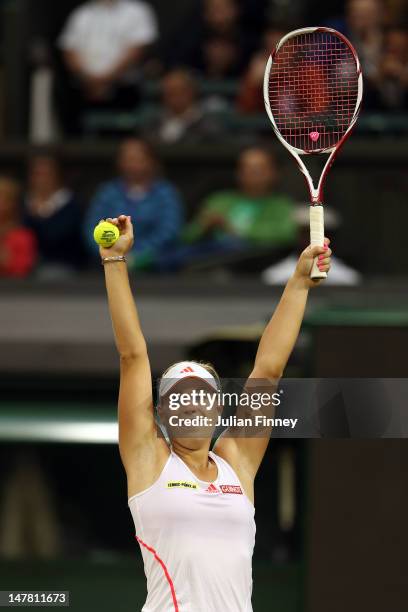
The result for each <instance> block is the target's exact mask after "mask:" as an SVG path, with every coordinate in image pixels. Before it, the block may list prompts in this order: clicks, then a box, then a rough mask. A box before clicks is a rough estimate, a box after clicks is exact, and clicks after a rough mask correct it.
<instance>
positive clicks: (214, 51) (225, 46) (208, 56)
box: [201, 35, 242, 81]
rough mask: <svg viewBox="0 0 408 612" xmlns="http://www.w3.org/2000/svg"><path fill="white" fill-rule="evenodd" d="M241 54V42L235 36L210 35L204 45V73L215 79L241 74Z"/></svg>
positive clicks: (202, 69) (208, 77)
mask: <svg viewBox="0 0 408 612" xmlns="http://www.w3.org/2000/svg"><path fill="white" fill-rule="evenodd" d="M240 54H241V51H240V47H239V42H238V41H237V40H236V39H235V38H228V37H226V36H219V35H213V36H211V37H209V38H208V39H207V40H206V41H205V43H204V47H203V64H202V67H201V73H202V75H203V76H204V77H206V78H207V79H212V80H214V81H216V80H222V79H230V78H234V77H237V76H239V75H240V73H241V70H242V65H241V61H240Z"/></svg>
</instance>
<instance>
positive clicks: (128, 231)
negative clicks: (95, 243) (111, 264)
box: [99, 215, 134, 257]
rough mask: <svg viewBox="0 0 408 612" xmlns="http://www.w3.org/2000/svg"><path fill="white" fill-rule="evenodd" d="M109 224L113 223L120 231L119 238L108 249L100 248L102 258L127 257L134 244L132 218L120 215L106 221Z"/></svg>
mask: <svg viewBox="0 0 408 612" xmlns="http://www.w3.org/2000/svg"><path fill="white" fill-rule="evenodd" d="M105 221H108V222H109V223H113V224H114V225H116V226H117V227H118V229H119V234H120V235H119V238H118V239H117V241H116V242H115V244H113V245H112V246H111V247H109V248H108V249H107V248H106V247H102V246H101V247H99V253H100V255H101V257H112V256H116V255H126V253H128V252H129V251H130V249H131V248H132V246H133V242H134V235H133V225H132V218H131V217H127V216H126V215H120V217H114V218H111V217H109V218H108V219H105Z"/></svg>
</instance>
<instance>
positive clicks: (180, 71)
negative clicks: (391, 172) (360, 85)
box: [57, 0, 408, 143]
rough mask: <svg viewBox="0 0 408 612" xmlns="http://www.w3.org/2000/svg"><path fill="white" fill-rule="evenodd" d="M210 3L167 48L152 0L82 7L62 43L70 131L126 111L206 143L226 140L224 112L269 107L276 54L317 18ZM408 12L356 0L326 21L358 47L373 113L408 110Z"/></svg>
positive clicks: (174, 138) (232, 1)
mask: <svg viewBox="0 0 408 612" xmlns="http://www.w3.org/2000/svg"><path fill="white" fill-rule="evenodd" d="M258 4H259V3H258ZM264 4H265V3H264ZM274 4H275V3H273V2H271V6H272V8H273V6H274ZM201 7H202V8H201V13H200V14H199V15H196V16H195V17H194V19H191V17H190V21H189V22H188V23H182V24H181V27H180V31H178V32H176V35H175V36H173V38H172V39H171V40H170V41H169V42H168V44H167V45H165V46H164V47H163V45H160V44H158V43H159V41H160V32H159V28H158V19H157V15H156V14H155V12H154V10H153V8H152V6H151V5H150V4H148V3H146V2H140V1H139V0H92V1H88V2H86V3H85V4H82V5H80V6H79V7H78V8H77V9H75V11H74V12H73V13H72V14H71V15H70V16H69V18H68V20H67V22H66V23H65V25H64V27H63V30H62V33H61V35H60V36H59V38H58V41H57V47H58V49H59V52H60V54H61V56H62V58H63V64H64V66H65V72H63V73H61V75H60V76H59V81H58V87H57V92H58V95H57V107H58V113H59V117H60V121H61V124H62V126H63V129H64V131H65V133H66V134H77V133H79V132H81V130H82V129H83V118H84V114H86V113H87V112H88V111H92V110H93V111H95V110H104V111H106V110H110V111H118V110H121V111H131V112H137V113H141V116H142V117H143V118H146V121H143V122H142V124H143V130H144V131H145V133H147V134H148V135H149V137H150V138H152V139H153V140H154V141H156V142H159V143H176V142H181V141H183V142H184V141H186V140H187V141H195V142H196V141H199V140H202V139H203V138H208V137H218V138H222V136H223V131H224V130H226V129H227V125H226V123H227V122H226V121H225V116H222V115H221V116H220V111H222V110H224V111H225V110H229V111H231V112H235V113H238V114H240V115H243V116H247V115H251V114H257V113H262V112H263V98H262V80H263V74H264V69H265V63H266V59H267V57H268V56H269V54H270V52H271V50H272V49H273V47H274V46H275V44H276V42H277V41H278V40H279V39H280V38H281V37H282V36H283V35H284V34H285V33H287V32H288V31H290V30H291V29H294V28H295V27H299V26H302V25H310V24H304V23H295V22H293V23H291V22H289V21H288V20H286V21H282V19H280V20H278V19H277V17H276V15H279V12H278V11H276V10H275V11H274V10H272V8H271V9H270V10H269V11H267V13H266V16H267V18H266V21H265V22H260V21H259V20H253V19H252V20H249V19H248V18H247V10H246V8H245V7H246V3H245V2H243V1H239V0H203V2H202V3H201ZM407 13H408V10H407V8H406V6H405V3H404V2H399V1H398V0H347V1H346V2H345V3H344V13H343V14H341V15H333V17H332V18H330V19H328V20H325V23H322V24H321V25H327V26H330V27H334V28H335V29H337V30H339V31H340V32H343V33H344V34H345V35H346V36H348V37H349V38H350V40H351V41H352V42H353V44H354V45H355V47H356V48H357V51H358V53H359V56H360V59H361V62H362V66H363V71H364V76H365V86H366V87H365V92H366V95H365V109H366V110H374V111H377V110H378V111H404V110H407V91H408V34H407V23H406V22H405V19H406V18H408V14H407ZM312 25H313V24H312ZM147 82H148V83H150V84H151V83H152V82H156V83H158V87H157V88H158V95H157V97H156V99H154V98H153V102H154V103H153V104H152V100H149V101H147V102H146V97H145V96H144V95H143V94H142V92H143V91H144V89H145V85H146V83H147ZM228 85H229V86H228Z"/></svg>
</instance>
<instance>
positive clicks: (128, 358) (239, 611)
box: [100, 215, 331, 612]
mask: <svg viewBox="0 0 408 612" xmlns="http://www.w3.org/2000/svg"><path fill="white" fill-rule="evenodd" d="M107 221H110V222H111V223H114V224H115V225H117V226H118V227H119V230H120V237H119V239H118V241H117V242H116V244H115V245H114V246H112V247H111V248H109V249H104V248H102V247H101V249H100V254H101V257H102V262H103V264H104V269H105V279H106V288H107V293H108V300H109V308H110V314H111V317H112V323H113V329H114V334H115V341H116V346H117V349H118V352H119V355H120V390H119V447H120V454H121V458H122V461H123V465H124V467H125V470H126V475H127V482H128V500H129V502H128V503H129V507H130V510H131V513H132V516H133V519H134V523H135V527H136V539H137V541H138V542H139V545H140V548H141V552H142V556H143V561H144V568H145V574H146V578H147V591H148V594H147V599H146V602H145V604H144V607H143V609H142V612H250V611H251V610H252V604H251V596H252V554H253V548H254V541H255V522H254V512H255V510H254V479H255V476H256V473H257V471H258V468H259V466H260V463H261V461H262V458H263V456H264V454H265V451H266V448H267V445H268V441H269V435H264V436H262V437H252V438H249V437H248V438H245V437H232V436H228V435H225V434H223V435H222V436H221V437H220V438H219V439H218V441H217V442H216V444H215V446H214V448H213V450H212V451H210V443H211V434H212V431H213V429H214V427H211V426H209V427H207V428H204V429H206V431H205V432H204V431H203V432H200V431H198V435H197V430H196V431H193V428H191V433H190V435H187V436H186V432H185V430H184V433H183V435H182V434H180V435H177V429H172V431H171V432H170V434H169V436H168V438H167V439H166V438H165V437H164V436H163V435H161V431H160V428H159V425H158V424H157V422H156V419H155V410H154V405H153V394H152V380H151V372H150V365H149V358H148V352H147V348H146V342H145V339H144V337H143V333H142V330H141V327H140V323H139V318H138V314H137V310H136V308H135V303H134V300H133V296H132V293H131V289H130V285H129V279H128V272H127V266H126V257H125V256H126V254H127V253H128V252H129V251H130V249H131V247H132V244H133V227H132V222H131V217H126V216H124V215H122V216H120V217H119V218H114V219H107ZM328 243H329V241H328V240H327V239H326V241H325V246H324V247H313V248H312V247H308V248H307V249H306V250H305V251H304V252H303V253H302V254H301V256H300V259H299V261H298V264H297V267H296V270H295V272H294V274H293V276H292V277H291V278H290V280H289V282H288V284H287V286H286V288H285V291H284V293H283V295H282V298H281V300H280V302H279V305H278V306H277V308H276V311H275V313H274V315H273V317H272V319H271V321H270V322H269V324H268V325H267V327H266V329H265V331H264V333H263V336H262V338H261V341H260V344H259V348H258V352H257V356H256V359H255V364H254V367H253V370H252V372H251V374H250V376H249V379H248V382H247V384H250V383H251V380H264V381H265V380H267V381H270V382H271V384H273V385H276V383H277V381H278V380H279V378H280V377H281V376H282V373H283V371H284V368H285V365H286V363H287V361H288V358H289V356H290V354H291V351H292V349H293V347H294V344H295V342H296V339H297V336H298V333H299V329H300V325H301V322H302V318H303V314H304V310H305V306H306V301H307V297H308V292H309V289H310V288H311V287H312V286H314V285H315V284H318V283H314V282H313V281H311V280H310V278H309V274H310V271H311V268H312V264H313V259H314V257H316V256H319V266H320V268H321V270H323V271H326V272H327V271H328V270H329V268H330V255H331V250H330V248H329V246H328ZM158 323H159V324H160V322H158ZM162 324H163V325H166V303H165V300H164V299H163V322H162ZM203 389H207V391H208V390H211V391H212V392H216V391H217V390H219V379H218V376H217V374H216V372H215V371H214V370H213V369H212V368H211V367H210V366H207V365H203V364H200V363H196V362H181V363H176V364H174V365H172V366H171V367H170V368H169V369H168V370H167V371H166V372H165V373H164V375H163V376H162V378H161V382H160V385H159V396H160V404H161V406H166V402H167V405H168V399H169V398H170V397H172V396H174V394H175V392H176V391H180V390H181V391H182V392H183V393H185V392H186V391H190V392H191V391H192V390H203ZM193 408H194V407H193V405H192V404H191V403H190V404H188V403H187V406H184V408H183V414H184V415H185V416H186V415H187V416H190V417H192V416H193V415H195V414H196V413H201V414H204V413H205V412H206V408H208V406H205V407H204V408H203V409H202V410H201V407H200V408H199V409H198V410H196V409H195V408H194V409H193ZM216 409H217V408H216ZM161 411H162V412H161V414H162V415H163V409H162V408H161ZM174 432H176V433H174ZM204 433H206V435H204ZM268 433H269V432H268Z"/></svg>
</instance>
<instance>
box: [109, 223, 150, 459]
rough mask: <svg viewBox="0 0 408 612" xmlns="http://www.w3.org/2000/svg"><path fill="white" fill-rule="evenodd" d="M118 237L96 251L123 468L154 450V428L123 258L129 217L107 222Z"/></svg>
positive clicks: (145, 358)
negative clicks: (113, 352) (114, 364)
mask: <svg viewBox="0 0 408 612" xmlns="http://www.w3.org/2000/svg"><path fill="white" fill-rule="evenodd" d="M108 221H109V222H111V223H113V224H114V225H117V227H118V228H119V231H120V236H119V239H118V240H117V242H116V243H115V244H114V245H113V246H112V247H110V248H103V247H101V248H100V254H101V257H102V261H104V262H105V263H104V268H105V280H106V289H107V293H108V301H109V310H110V315H111V319H112V325H113V331H114V335H115V342H116V347H117V349H118V353H119V356H120V390H119V447H120V453H121V457H122V461H123V464H124V466H125V469H126V470H127V471H128V466H129V465H131V464H132V463H133V461H134V458H135V455H136V454H137V453H138V451H140V450H141V447H144V450H145V449H146V447H147V446H148V445H149V444H150V445H151V446H152V448H153V447H154V440H155V439H156V426H155V421H154V413H153V402H152V383H151V373H150V364H149V359H148V355H147V348H146V342H145V339H144V336H143V333H142V330H141V327H140V322H139V317H138V313H137V309H136V305H135V302H134V299H133V295H132V291H131V288H130V284H129V277H128V271H127V266H126V262H125V261H123V259H121V258H123V257H125V256H126V254H127V253H128V252H129V251H130V249H131V248H132V245H133V227H132V223H131V218H130V217H126V216H125V215H122V216H120V217H119V218H118V219H108Z"/></svg>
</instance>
